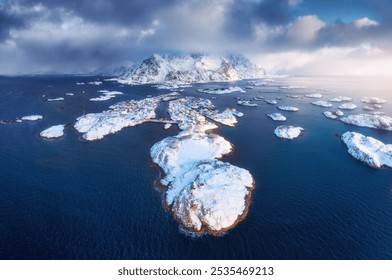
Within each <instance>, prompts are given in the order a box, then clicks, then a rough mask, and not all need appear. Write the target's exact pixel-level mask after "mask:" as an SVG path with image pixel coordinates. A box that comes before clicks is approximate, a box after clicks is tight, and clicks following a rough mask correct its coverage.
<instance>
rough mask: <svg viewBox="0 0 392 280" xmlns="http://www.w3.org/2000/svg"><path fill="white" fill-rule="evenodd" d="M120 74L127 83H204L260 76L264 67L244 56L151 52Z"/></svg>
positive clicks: (120, 77) (263, 73)
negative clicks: (151, 53) (159, 53)
mask: <svg viewBox="0 0 392 280" xmlns="http://www.w3.org/2000/svg"><path fill="white" fill-rule="evenodd" d="M124 73H125V74H124V75H121V76H119V78H118V81H119V82H121V83H126V84H157V83H183V84H184V83H205V82H218V81H236V80H242V79H254V78H262V77H263V76H264V75H265V72H264V70H263V69H262V68H261V67H260V66H258V65H256V64H254V63H252V62H251V61H250V60H249V59H248V58H246V57H245V56H243V55H232V56H230V57H228V58H222V57H212V56H208V55H204V54H191V55H184V56H175V55H163V56H160V55H158V54H153V55H151V56H150V57H148V58H147V59H145V60H143V62H142V63H141V64H140V65H139V66H137V67H135V68H134V69H132V70H131V71H126V72H124Z"/></svg>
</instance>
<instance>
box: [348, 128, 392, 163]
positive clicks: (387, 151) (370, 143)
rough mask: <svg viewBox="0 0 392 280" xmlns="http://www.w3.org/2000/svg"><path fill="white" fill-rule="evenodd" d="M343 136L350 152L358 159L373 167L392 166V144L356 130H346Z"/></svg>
mask: <svg viewBox="0 0 392 280" xmlns="http://www.w3.org/2000/svg"><path fill="white" fill-rule="evenodd" d="M341 138H342V141H343V142H344V143H345V144H346V146H347V148H348V153H349V154H350V155H351V156H353V157H354V158H356V159H357V160H359V161H361V162H363V163H365V164H367V165H368V166H370V167H372V168H382V167H383V166H386V167H390V168H392V145H386V144H384V143H382V142H381V141H378V140H377V139H374V138H372V137H366V136H364V135H362V134H360V133H356V132H346V133H344V134H343V135H342V137H341Z"/></svg>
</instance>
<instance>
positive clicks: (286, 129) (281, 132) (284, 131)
mask: <svg viewBox="0 0 392 280" xmlns="http://www.w3.org/2000/svg"><path fill="white" fill-rule="evenodd" d="M303 130H304V129H303V128H302V127H294V126H288V125H281V126H278V127H277V128H276V129H275V131H274V133H275V135H276V136H278V137H279V138H284V139H290V140H292V139H295V138H297V137H298V136H300V134H301V133H302V131H303Z"/></svg>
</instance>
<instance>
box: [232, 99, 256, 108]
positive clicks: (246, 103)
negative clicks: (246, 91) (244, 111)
mask: <svg viewBox="0 0 392 280" xmlns="http://www.w3.org/2000/svg"><path fill="white" fill-rule="evenodd" d="M237 104H238V105H240V106H245V107H257V106H259V105H257V104H256V103H253V102H252V101H250V100H243V99H238V100H237Z"/></svg>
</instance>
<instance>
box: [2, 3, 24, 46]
mask: <svg viewBox="0 0 392 280" xmlns="http://www.w3.org/2000/svg"><path fill="white" fill-rule="evenodd" d="M24 25H25V24H24V21H23V19H22V18H19V17H17V16H14V15H12V14H8V13H7V12H6V11H3V10H0V42H2V41H4V40H5V39H7V38H8V36H9V32H10V30H11V29H13V28H22V27H23V26H24Z"/></svg>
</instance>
